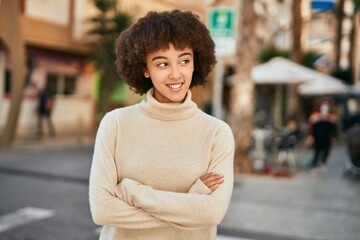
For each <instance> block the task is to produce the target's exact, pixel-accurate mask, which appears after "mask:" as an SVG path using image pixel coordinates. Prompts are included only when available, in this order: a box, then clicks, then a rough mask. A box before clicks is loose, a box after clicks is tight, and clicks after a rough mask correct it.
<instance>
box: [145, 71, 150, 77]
mask: <svg viewBox="0 0 360 240" xmlns="http://www.w3.org/2000/svg"><path fill="white" fill-rule="evenodd" d="M144 77H145V78H149V77H150V74H149V72H148V70H146V69H145V71H144Z"/></svg>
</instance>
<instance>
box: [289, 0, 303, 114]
mask: <svg viewBox="0 0 360 240" xmlns="http://www.w3.org/2000/svg"><path fill="white" fill-rule="evenodd" d="M292 30H293V32H292V36H293V44H292V53H291V58H292V60H293V61H294V62H295V63H299V64H301V63H302V61H303V55H302V41H301V38H302V31H303V17H302V0H293V3H292ZM287 106H288V107H287V113H288V115H289V116H291V117H296V118H299V116H300V115H301V113H300V109H301V108H300V97H299V93H298V92H297V85H290V86H288V104H287Z"/></svg>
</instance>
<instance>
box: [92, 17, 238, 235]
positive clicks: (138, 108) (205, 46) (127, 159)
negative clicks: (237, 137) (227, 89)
mask: <svg viewBox="0 0 360 240" xmlns="http://www.w3.org/2000/svg"><path fill="white" fill-rule="evenodd" d="M116 55H117V60H116V65H117V68H118V72H119V75H120V76H121V78H122V79H124V81H125V82H127V84H128V85H129V86H130V87H131V89H133V90H134V91H135V92H136V93H138V94H145V98H144V99H143V100H142V101H141V102H140V103H138V104H135V105H132V106H128V107H124V108H118V109H115V110H113V111H111V112H109V113H107V114H106V115H105V116H104V118H103V119H102V121H101V123H100V126H99V129H98V132H97V136H96V142H95V148H94V154H93V161H92V166H91V172H90V185H89V200H90V209H91V214H92V217H93V220H94V222H95V223H97V224H99V225H103V228H102V231H101V235H100V239H157V240H162V239H163V240H168V239H174V240H177V239H184V240H192V239H193V240H199V239H206V240H211V239H215V238H216V226H217V224H219V223H220V222H221V220H222V219H223V217H224V215H225V213H226V211H227V208H228V205H229V202H230V199H231V194H232V189H233V158H234V139H233V135H232V131H231V129H230V127H229V125H228V124H226V123H225V122H223V121H221V120H219V119H216V118H214V117H212V116H210V115H208V114H206V113H204V112H202V111H201V110H200V109H199V108H198V107H197V105H196V104H195V103H194V102H193V101H192V99H191V97H192V94H191V91H190V89H191V88H192V87H194V86H199V85H204V84H205V81H206V77H207V75H208V74H209V73H210V71H211V70H212V69H213V66H214V65H215V63H216V59H215V55H214V43H213V41H212V39H211V37H210V35H209V31H208V30H207V28H206V26H205V25H204V24H203V23H202V22H201V21H200V20H199V18H198V17H197V16H196V15H194V14H193V13H191V12H183V11H179V10H174V11H169V12H150V13H148V14H147V15H146V16H145V17H143V18H140V19H139V20H138V21H137V22H136V23H135V24H133V25H132V26H131V27H130V28H128V29H127V30H125V31H124V32H122V33H121V34H120V36H119V38H118V40H117V43H116Z"/></svg>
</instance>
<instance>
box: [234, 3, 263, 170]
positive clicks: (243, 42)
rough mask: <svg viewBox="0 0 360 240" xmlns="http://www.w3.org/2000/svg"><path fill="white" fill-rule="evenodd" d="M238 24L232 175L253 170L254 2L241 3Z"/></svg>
mask: <svg viewBox="0 0 360 240" xmlns="http://www.w3.org/2000/svg"><path fill="white" fill-rule="evenodd" d="M239 7H240V10H239V24H238V36H239V40H238V51H237V66H236V74H235V77H234V86H233V88H232V90H231V91H232V92H231V103H230V104H231V106H230V125H231V127H232V129H233V133H234V137H235V145H236V149H235V172H236V173H239V172H245V173H249V172H251V171H252V164H251V159H250V157H249V150H250V147H251V144H252V131H253V101H254V100H253V99H254V83H253V81H252V79H251V69H252V67H253V66H254V65H255V63H256V56H257V51H258V46H257V41H256V33H255V29H256V17H257V16H256V13H255V11H254V0H241V1H240V6H239Z"/></svg>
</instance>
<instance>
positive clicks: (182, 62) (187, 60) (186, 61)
mask: <svg viewBox="0 0 360 240" xmlns="http://www.w3.org/2000/svg"><path fill="white" fill-rule="evenodd" d="M189 62H190V60H189V59H184V60H182V61H181V62H180V64H187V63H189Z"/></svg>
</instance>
